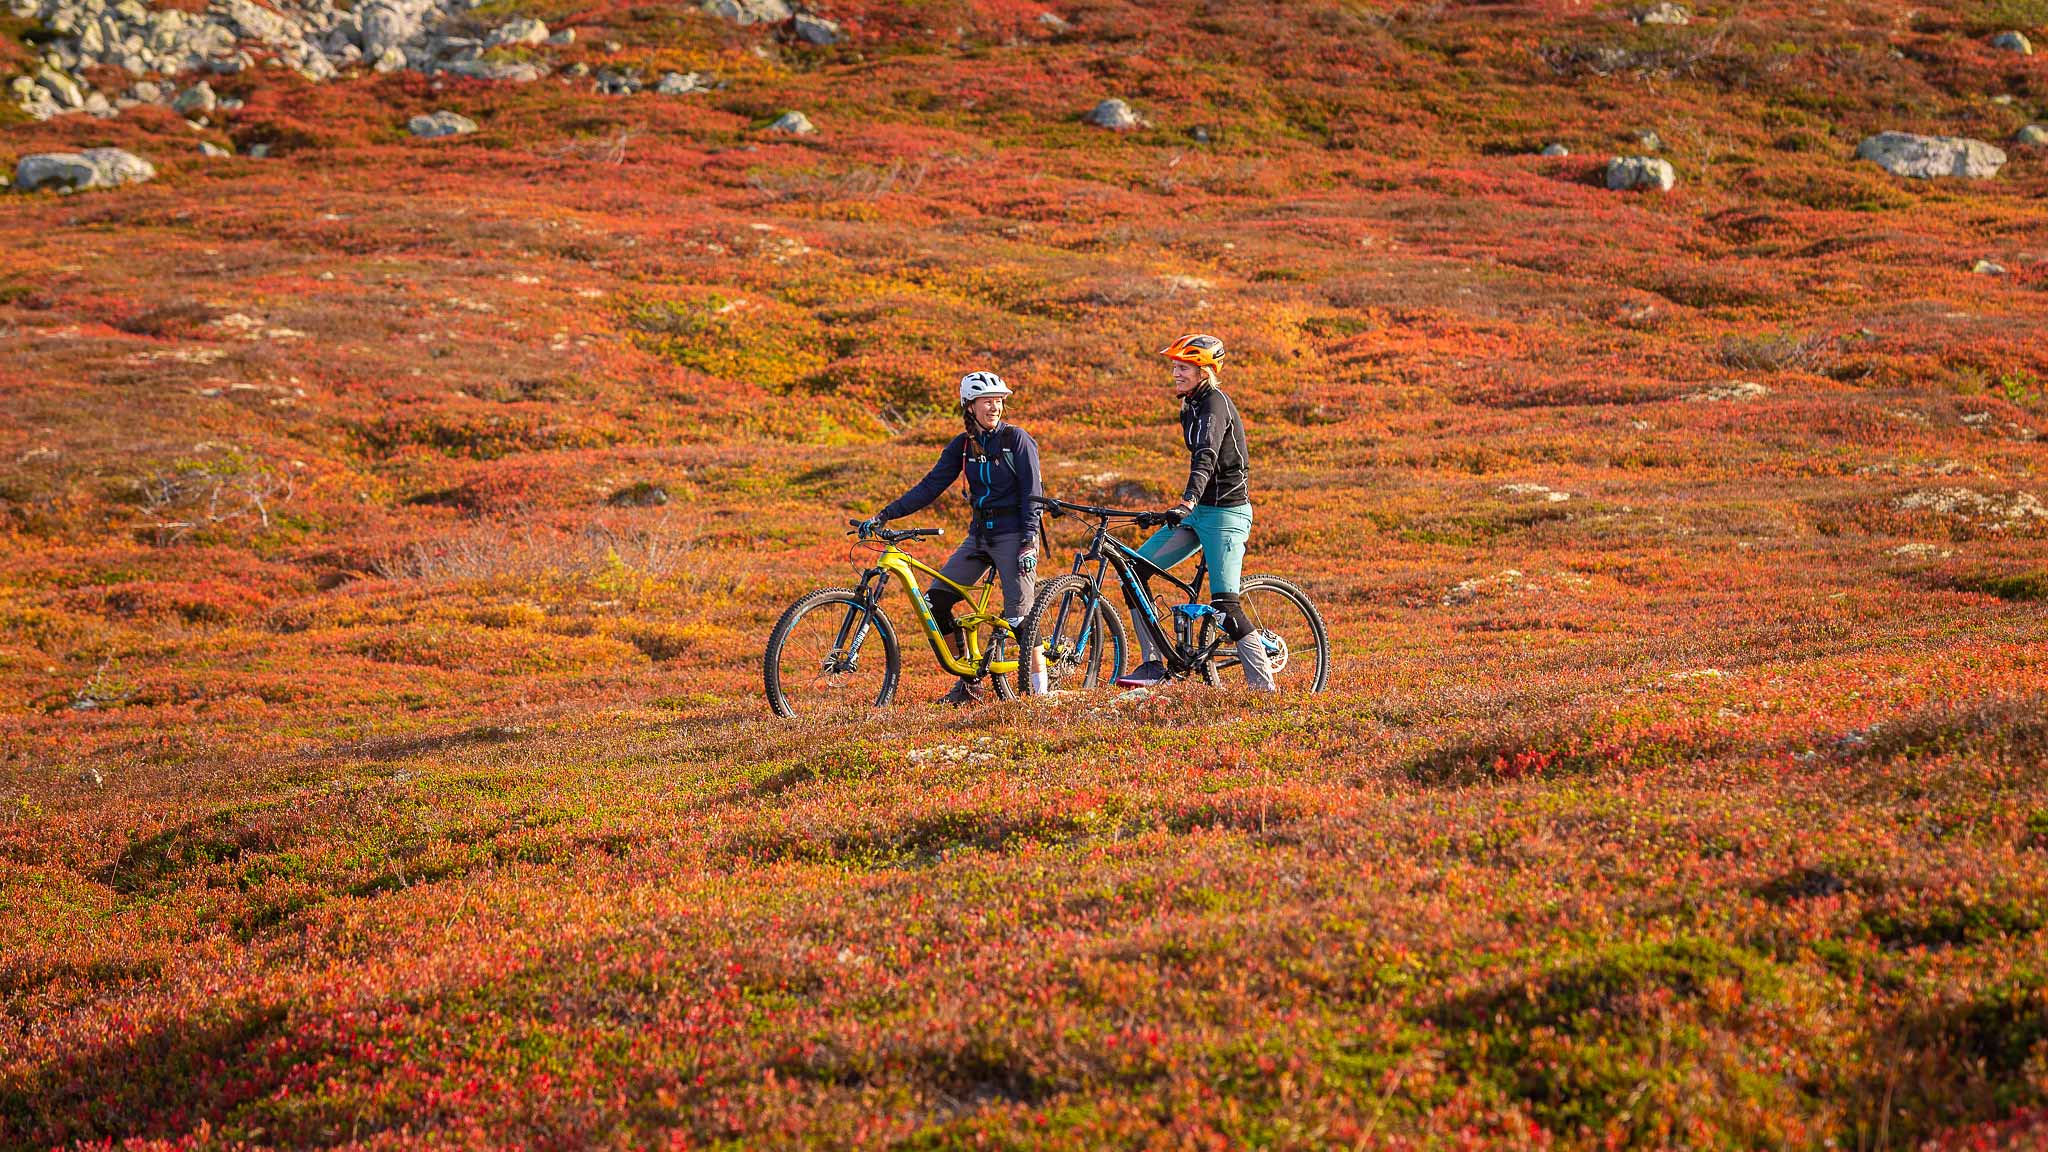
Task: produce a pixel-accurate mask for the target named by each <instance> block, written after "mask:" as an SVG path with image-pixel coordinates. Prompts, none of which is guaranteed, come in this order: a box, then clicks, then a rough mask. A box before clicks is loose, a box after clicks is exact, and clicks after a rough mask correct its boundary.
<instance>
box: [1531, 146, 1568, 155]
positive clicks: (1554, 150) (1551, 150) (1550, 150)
mask: <svg viewBox="0 0 2048 1152" xmlns="http://www.w3.org/2000/svg"><path fill="white" fill-rule="evenodd" d="M1571 154H1572V150H1571V149H1569V148H1567V147H1565V146H1564V145H1562V144H1545V145H1544V146H1543V151H1541V152H1539V153H1537V155H1539V156H1569V155H1571Z"/></svg>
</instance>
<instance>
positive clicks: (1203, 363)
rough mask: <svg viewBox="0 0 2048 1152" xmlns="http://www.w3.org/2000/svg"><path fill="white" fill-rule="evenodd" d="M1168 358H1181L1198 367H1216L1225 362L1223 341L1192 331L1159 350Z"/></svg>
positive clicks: (1180, 359) (1184, 361)
mask: <svg viewBox="0 0 2048 1152" xmlns="http://www.w3.org/2000/svg"><path fill="white" fill-rule="evenodd" d="M1159 354H1160V355H1161V356H1164V357H1166V358H1167V359H1168V360H1179V361H1182V362H1183V363H1187V364H1193V365H1195V366H1196V367H1197V368H1214V367H1216V366H1217V365H1218V364H1221V363H1223V341H1221V340H1218V339H1217V338H1215V337H1214V336H1208V335H1204V334H1203V333H1200V332H1191V333H1189V334H1188V335H1186V336H1183V337H1181V338H1180V339H1178V340H1175V341H1174V342H1173V343H1171V344H1168V345H1167V346H1166V347H1164V348H1161V349H1160V350H1159Z"/></svg>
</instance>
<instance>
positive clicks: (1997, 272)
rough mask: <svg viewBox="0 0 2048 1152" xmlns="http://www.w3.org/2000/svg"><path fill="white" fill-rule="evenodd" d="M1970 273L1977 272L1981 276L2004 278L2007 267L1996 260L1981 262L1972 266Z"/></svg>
mask: <svg viewBox="0 0 2048 1152" xmlns="http://www.w3.org/2000/svg"><path fill="white" fill-rule="evenodd" d="M1970 271H1972V272H1975V273H1976V274H1977V275H1979V276H2003V275H2005V265H2003V264H2000V263H1999V262H1998V261H1996V260H1979V261H1977V262H1976V263H1975V264H1972V265H1970Z"/></svg>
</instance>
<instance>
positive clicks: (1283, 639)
mask: <svg viewBox="0 0 2048 1152" xmlns="http://www.w3.org/2000/svg"><path fill="white" fill-rule="evenodd" d="M1238 602H1239V603H1240V604H1242V605H1243V606H1244V614H1245V615H1246V616H1247V617H1248V618H1250V620H1251V622H1252V626H1253V627H1255V628H1257V629H1258V630H1259V632H1258V634H1259V636H1260V637H1261V638H1263V639H1264V640H1265V642H1266V648H1267V650H1268V651H1269V652H1271V653H1272V661H1273V682H1274V683H1275V684H1276V685H1278V686H1279V687H1281V688H1283V689H1284V688H1303V689H1306V690H1308V691H1310V692H1321V691H1322V690H1323V689H1324V688H1325V687H1327V686H1328V685H1329V681H1330V633H1329V630H1328V629H1326V628H1325V627H1324V626H1323V614H1322V613H1321V612H1318V611H1317V610H1316V606H1315V602H1314V601H1312V600H1310V599H1309V598H1308V594H1307V593H1305V592H1303V591H1302V590H1301V589H1299V588H1297V587H1295V586H1294V585H1292V584H1289V583H1288V582H1287V581H1285V580H1282V579H1280V578H1279V577H1278V576H1249V577H1246V578H1245V581H1244V583H1243V584H1242V585H1241V586H1240V590H1239V592H1238ZM1237 664H1238V660H1237V653H1236V651H1235V649H1234V648H1226V649H1224V650H1223V653H1222V654H1221V658H1219V659H1218V660H1217V667H1219V668H1235V667H1237Z"/></svg>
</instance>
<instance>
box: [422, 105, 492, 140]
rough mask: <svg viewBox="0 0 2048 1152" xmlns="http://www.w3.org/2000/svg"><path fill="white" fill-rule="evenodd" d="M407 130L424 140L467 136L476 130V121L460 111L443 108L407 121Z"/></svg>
mask: <svg viewBox="0 0 2048 1152" xmlns="http://www.w3.org/2000/svg"><path fill="white" fill-rule="evenodd" d="M405 126H406V130H407V131H410V132H411V133H412V134H413V135H415V136H418V137H420V138H421V139H423V140H439V139H441V138H442V137H444V136H467V135H469V134H470V133H471V132H474V131H476V121H474V120H471V119H470V118H469V117H467V116H464V115H462V114H461V113H460V112H449V111H447V110H445V109H444V110H442V111H439V112H431V113H428V114H426V115H423V116H415V117H413V118H412V119H411V120H408V121H406V124H405Z"/></svg>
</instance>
